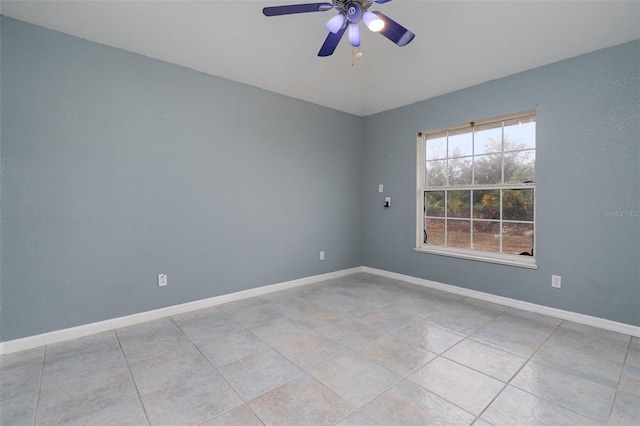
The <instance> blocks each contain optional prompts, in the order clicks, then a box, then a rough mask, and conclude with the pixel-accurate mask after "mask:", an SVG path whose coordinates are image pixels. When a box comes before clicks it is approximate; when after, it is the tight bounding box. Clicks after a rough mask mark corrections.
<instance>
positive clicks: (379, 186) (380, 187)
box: [378, 184, 384, 192]
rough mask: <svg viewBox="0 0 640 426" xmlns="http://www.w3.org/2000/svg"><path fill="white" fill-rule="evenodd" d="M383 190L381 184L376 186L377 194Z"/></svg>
mask: <svg viewBox="0 0 640 426" xmlns="http://www.w3.org/2000/svg"><path fill="white" fill-rule="evenodd" d="M383 189H384V185H382V184H380V185H378V192H382V190H383Z"/></svg>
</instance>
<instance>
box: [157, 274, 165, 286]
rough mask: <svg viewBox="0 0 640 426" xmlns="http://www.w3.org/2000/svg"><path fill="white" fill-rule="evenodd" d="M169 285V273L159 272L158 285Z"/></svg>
mask: <svg viewBox="0 0 640 426" xmlns="http://www.w3.org/2000/svg"><path fill="white" fill-rule="evenodd" d="M165 285H167V274H158V287H164V286H165Z"/></svg>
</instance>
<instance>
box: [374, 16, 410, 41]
mask: <svg viewBox="0 0 640 426" xmlns="http://www.w3.org/2000/svg"><path fill="white" fill-rule="evenodd" d="M373 13H375V14H376V15H378V16H379V17H380V19H382V20H383V21H384V28H383V29H382V31H380V34H382V35H383V36H385V37H386V38H388V39H389V40H391V41H392V42H394V43H395V44H397V45H398V46H400V47H402V46H406V45H407V44H409V43H410V42H411V40H413V38H414V37H415V36H416V35H415V34H414V33H412V32H411V31H409V30H408V29H406V28H405V27H403V26H402V25H400V24H398V23H397V22H396V21H394V20H393V19H391V18H389V17H388V16H386V15H384V14H382V13H380V12H377V11H376V12H373Z"/></svg>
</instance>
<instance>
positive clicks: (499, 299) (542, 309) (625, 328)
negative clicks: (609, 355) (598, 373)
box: [362, 266, 640, 337]
mask: <svg viewBox="0 0 640 426" xmlns="http://www.w3.org/2000/svg"><path fill="white" fill-rule="evenodd" d="M362 271H363V272H366V273H368V274H374V275H380V276H383V277H387V278H391V279H395V280H400V281H405V282H408V283H410V284H416V285H419V286H423V287H429V288H434V289H437V290H443V291H446V292H449V293H454V294H458V295H461V296H468V297H473V298H475V299H480V300H484V301H487V302H493V303H497V304H500V305H505V306H509V307H510V308H517V309H522V310H523V311H529V312H535V313H537V314H542V315H548V316H551V317H555V318H560V319H563V320H567V321H573V322H576V323H580V324H584V325H590V326H592V327H598V328H602V329H604V330H609V331H615V332H617V333H622V334H627V335H630V336H635V337H640V327H637V326H633V325H630V324H625V323H621V322H616V321H611V320H608V319H604V318H598V317H592V316H590V315H584V314H579V313H576V312H571V311H565V310H562V309H557V308H550V307H548V306H544V305H536V304H535V303H530V302H524V301H522V300H517V299H511V298H509V297H503V296H496V295H494V294H489V293H483V292H481V291H476V290H469V289H467V288H463V287H457V286H454V285H449V284H443V283H439V282H436V281H429V280H425V279H423V278H416V277H412V276H410V275H403V274H398V273H395V272H389V271H384V270H382V269H375V268H369V267H368V266H364V267H363V268H362Z"/></svg>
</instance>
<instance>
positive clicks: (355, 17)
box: [262, 0, 415, 56]
mask: <svg viewBox="0 0 640 426" xmlns="http://www.w3.org/2000/svg"><path fill="white" fill-rule="evenodd" d="M388 1H391V0H333V2H332V3H328V2H324V3H305V4H291V5H286V6H272V7H265V8H264V9H262V13H263V14H264V15H265V16H280V15H292V14H296V13H308V12H325V11H327V10H331V9H335V10H336V11H338V14H337V15H336V16H334V17H333V18H331V19H329V20H328V21H327V23H326V24H325V25H324V26H325V28H326V29H327V30H328V31H329V34H328V35H327V38H326V39H325V41H324V43H323V44H322V47H321V48H320V51H319V52H318V56H331V55H332V54H333V52H334V51H335V49H336V47H337V46H338V43H340V40H341V39H342V36H343V35H344V33H345V31H348V35H347V38H348V40H349V43H350V44H351V45H352V46H353V47H358V46H360V21H363V22H364V23H365V25H366V26H367V28H369V30H371V31H373V32H379V33H380V34H382V35H383V36H385V37H386V38H387V39H389V40H391V41H392V42H393V43H395V44H396V45H398V46H400V47H402V46H406V45H407V44H409V43H410V42H411V40H413V38H414V37H415V34H414V33H412V32H411V31H409V30H408V29H406V28H405V27H403V26H402V25H400V24H398V23H397V22H395V21H394V20H393V19H391V18H389V17H388V16H386V15H384V14H382V13H380V12H377V11H376V12H370V11H369V8H370V7H371V6H372V5H373V3H374V2H375V3H379V4H382V3H387V2H388Z"/></svg>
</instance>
